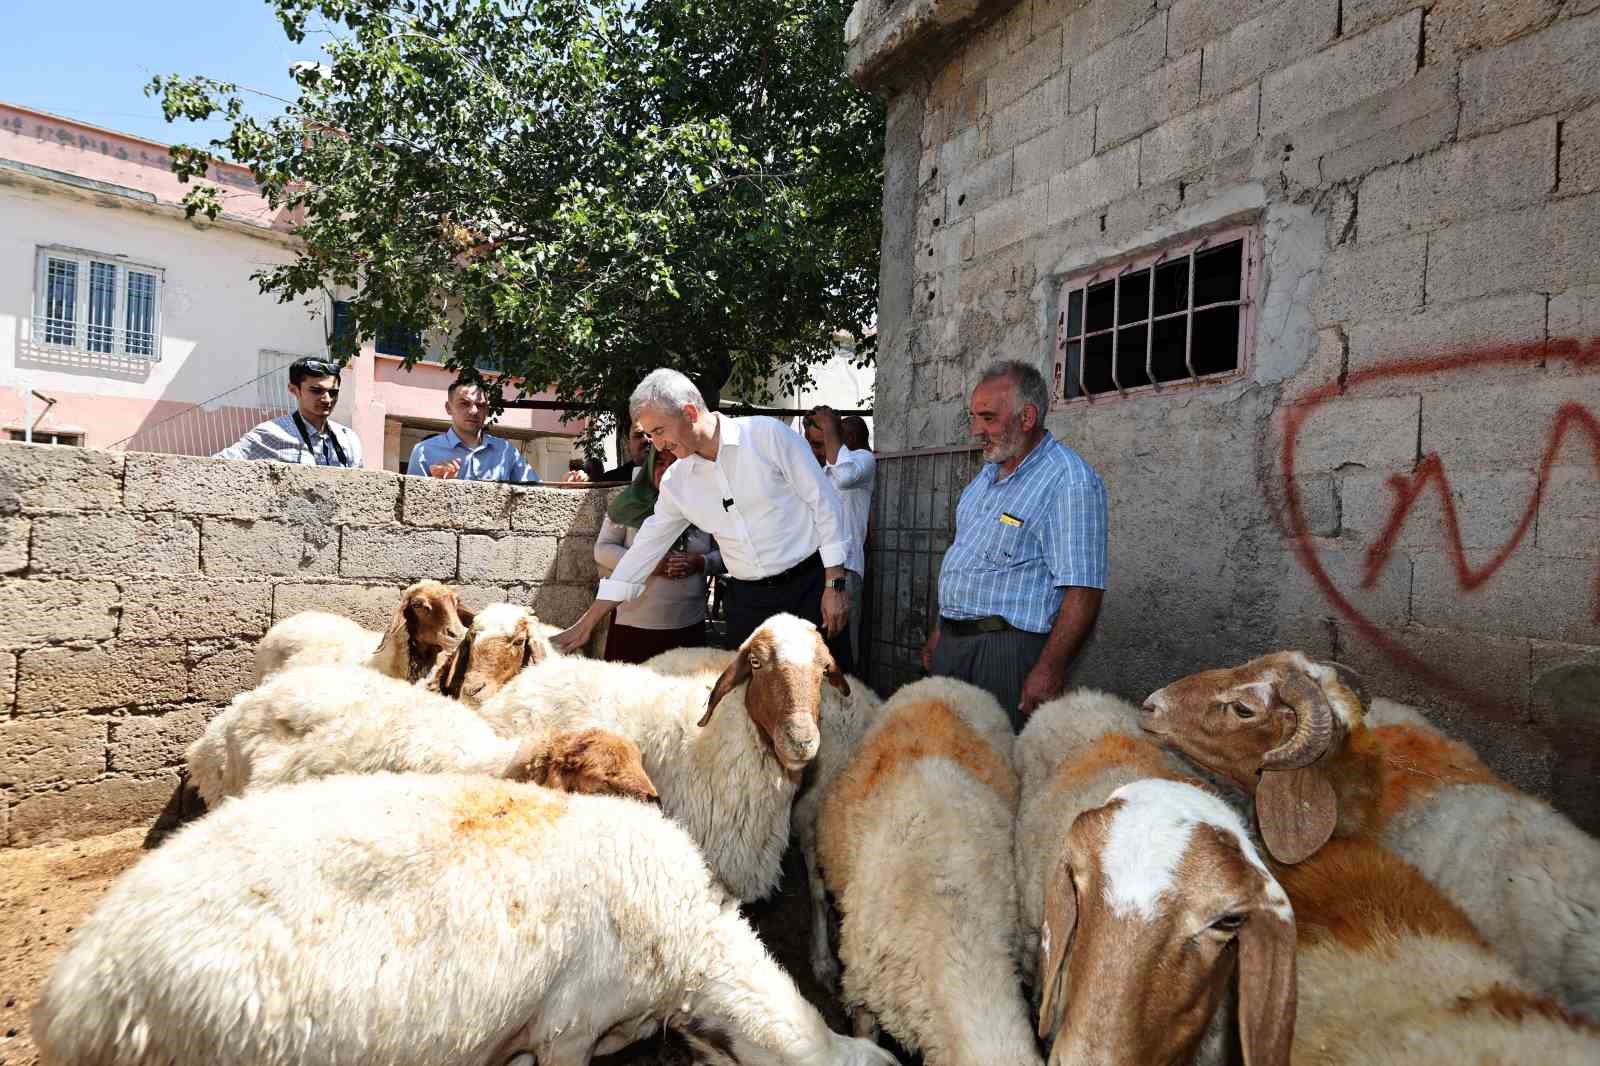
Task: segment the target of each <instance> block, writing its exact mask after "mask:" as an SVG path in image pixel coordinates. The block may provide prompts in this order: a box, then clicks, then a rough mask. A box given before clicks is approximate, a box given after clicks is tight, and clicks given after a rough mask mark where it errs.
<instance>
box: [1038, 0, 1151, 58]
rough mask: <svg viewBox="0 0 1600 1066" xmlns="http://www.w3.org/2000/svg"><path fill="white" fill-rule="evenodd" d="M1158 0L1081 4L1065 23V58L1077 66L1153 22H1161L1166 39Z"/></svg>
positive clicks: (1127, 0)
mask: <svg viewBox="0 0 1600 1066" xmlns="http://www.w3.org/2000/svg"><path fill="white" fill-rule="evenodd" d="M1161 6H1162V5H1161V4H1160V3H1159V2H1158V0H1092V2H1090V3H1086V4H1079V5H1077V8H1078V9H1077V10H1075V11H1071V12H1069V13H1068V14H1067V17H1066V21H1065V22H1064V23H1063V24H1062V27H1063V30H1064V34H1063V36H1064V38H1065V49H1064V52H1063V54H1064V56H1065V58H1066V61H1067V62H1068V63H1077V62H1079V61H1081V60H1083V59H1085V58H1086V57H1088V56H1089V54H1090V53H1092V52H1097V51H1099V50H1100V49H1102V48H1104V47H1105V46H1106V45H1108V44H1111V43H1113V42H1115V41H1117V40H1118V39H1121V38H1126V37H1128V36H1130V35H1131V34H1134V33H1136V32H1138V31H1139V30H1140V29H1141V28H1145V29H1148V24H1149V23H1150V22H1151V21H1159V22H1160V23H1161V25H1162V30H1163V37H1165V28H1166V17H1165V15H1164V14H1163V13H1160V12H1158V11H1157V9H1158V8H1159V7H1161Z"/></svg>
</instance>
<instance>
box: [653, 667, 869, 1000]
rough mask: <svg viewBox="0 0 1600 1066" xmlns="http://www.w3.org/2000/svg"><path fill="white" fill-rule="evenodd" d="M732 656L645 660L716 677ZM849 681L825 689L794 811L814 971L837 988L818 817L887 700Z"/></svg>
mask: <svg viewBox="0 0 1600 1066" xmlns="http://www.w3.org/2000/svg"><path fill="white" fill-rule="evenodd" d="M732 656H733V653H732V652H730V651H725V650H723V649H721V648H675V649H673V650H672V651H665V652H662V653H661V654H660V655H657V656H655V657H653V658H651V659H650V660H649V661H647V662H646V663H645V664H644V665H645V666H646V667H647V668H649V669H651V670H654V671H655V672H656V673H660V674H673V675H677V676H690V675H693V674H697V673H704V674H709V675H711V676H712V677H715V676H716V675H717V674H719V673H721V672H722V671H723V670H725V669H727V666H728V663H729V662H730V661H731V658H732ZM845 681H846V682H847V683H848V685H849V687H850V692H849V694H848V695H844V694H842V693H840V692H839V691H838V690H837V689H834V688H832V687H829V688H825V689H823V690H822V722H821V730H822V740H821V743H819V744H818V745H817V757H816V759H814V760H813V761H812V763H811V766H810V768H809V769H807V770H806V775H805V780H804V781H803V782H802V784H801V788H800V792H799V795H797V796H796V797H795V801H794V810H793V812H792V814H791V816H790V823H791V827H792V830H793V833H794V838H795V840H796V841H797V842H798V843H799V845H800V855H801V857H802V858H803V859H804V861H805V866H806V887H807V891H808V893H809V895H810V897H811V972H812V974H814V975H815V976H816V979H817V982H818V983H819V984H821V985H822V986H823V987H824V988H831V989H837V988H838V986H839V962H838V959H837V958H836V957H835V956H834V952H833V948H832V947H831V946H830V944H829V938H828V932H829V928H830V926H831V924H832V921H831V916H830V913H829V907H828V891H827V884H826V882H825V881H824V879H823V876H822V867H821V864H820V862H819V860H818V858H817V821H818V818H819V817H820V816H821V812H822V797H823V795H824V794H825V793H826V792H827V789H828V786H829V785H830V784H832V783H833V779H834V778H835V777H837V776H839V772H840V771H841V770H843V769H844V768H845V765H846V764H847V763H849V761H850V756H851V754H852V753H853V752H854V751H855V749H856V745H857V744H859V743H860V741H861V737H862V736H863V735H864V734H865V733H866V731H867V727H868V726H870V725H871V724H872V722H873V721H874V720H875V719H876V718H877V715H878V711H879V709H880V708H881V707H882V706H883V699H882V698H881V697H880V696H879V695H878V694H877V693H876V692H874V691H873V690H872V688H871V686H869V685H867V684H866V683H865V682H863V681H862V680H861V679H860V678H858V677H856V676H855V675H853V674H846V675H845Z"/></svg>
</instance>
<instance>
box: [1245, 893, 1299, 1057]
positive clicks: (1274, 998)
mask: <svg viewBox="0 0 1600 1066" xmlns="http://www.w3.org/2000/svg"><path fill="white" fill-rule="evenodd" d="M1295 998H1296V991H1295V930H1294V922H1293V921H1292V920H1288V919H1284V918H1280V917H1278V916H1277V915H1276V914H1274V913H1271V912H1269V911H1265V910H1260V911H1256V912H1255V913H1254V914H1252V915H1251V916H1250V919H1249V921H1247V922H1245V923H1244V927H1243V928H1242V929H1240V930H1239V1044H1240V1047H1241V1049H1242V1050H1243V1051H1244V1061H1245V1066H1288V1064H1289V1049H1290V1047H1291V1046H1292V1045H1293V1044H1294V1012H1295Z"/></svg>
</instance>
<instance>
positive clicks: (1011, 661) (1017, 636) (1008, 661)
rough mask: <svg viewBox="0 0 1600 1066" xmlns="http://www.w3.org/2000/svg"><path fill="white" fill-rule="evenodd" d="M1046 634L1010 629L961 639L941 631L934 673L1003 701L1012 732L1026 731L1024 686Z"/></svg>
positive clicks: (1042, 646)
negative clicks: (1021, 707) (1024, 726)
mask: <svg viewBox="0 0 1600 1066" xmlns="http://www.w3.org/2000/svg"><path fill="white" fill-rule="evenodd" d="M1045 636H1046V635H1045V634H1043V633H1025V632H1023V631H1022V630H1020V629H1007V630H1003V631H1001V632H999V633H974V634H973V635H972V636H969V637H961V636H957V635H956V634H954V633H952V632H951V631H950V630H949V629H948V628H941V631H940V633H939V646H938V647H937V648H935V649H934V650H933V673H934V675H935V676H937V677H953V678H956V679H958V680H961V681H968V682H971V683H972V684H974V685H977V686H978V687H979V688H981V689H983V690H984V691H985V692H988V693H989V694H990V695H992V696H993V697H994V698H995V699H997V700H999V701H1000V709H1001V710H1003V711H1005V712H1006V714H1007V715H1009V716H1010V718H1011V730H1012V732H1014V733H1020V732H1021V731H1022V724H1023V717H1022V712H1021V711H1020V710H1019V709H1018V707H1017V705H1018V704H1019V703H1021V702H1022V683H1023V681H1025V680H1027V677H1028V671H1029V670H1032V669H1033V664H1034V663H1036V662H1038V661H1039V655H1040V654H1041V653H1042V652H1043V651H1044V643H1045Z"/></svg>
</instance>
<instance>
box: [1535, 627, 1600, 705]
mask: <svg viewBox="0 0 1600 1066" xmlns="http://www.w3.org/2000/svg"><path fill="white" fill-rule="evenodd" d="M1528 644H1529V651H1530V658H1529V664H1528V665H1529V674H1530V675H1531V676H1532V693H1531V697H1532V698H1531V701H1530V704H1529V709H1530V710H1531V711H1532V712H1533V717H1534V721H1536V722H1550V718H1549V715H1550V712H1551V711H1552V710H1553V709H1554V708H1553V707H1552V697H1553V696H1554V695H1555V693H1553V692H1552V691H1551V688H1552V685H1551V682H1552V681H1553V680H1555V675H1557V674H1559V673H1562V672H1564V671H1567V670H1571V669H1573V668H1574V667H1579V668H1585V667H1586V668H1589V669H1597V668H1600V647H1596V646H1595V645H1593V644H1557V643H1552V642H1551V641H1547V640H1532V641H1529V642H1528ZM1550 724H1554V723H1553V722H1550ZM1595 724H1596V725H1600V721H1597V722H1596V723H1595Z"/></svg>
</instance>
